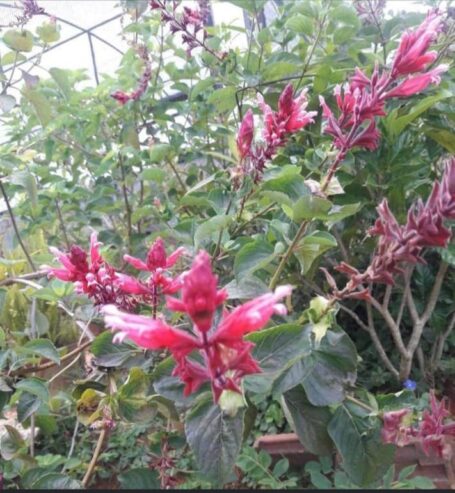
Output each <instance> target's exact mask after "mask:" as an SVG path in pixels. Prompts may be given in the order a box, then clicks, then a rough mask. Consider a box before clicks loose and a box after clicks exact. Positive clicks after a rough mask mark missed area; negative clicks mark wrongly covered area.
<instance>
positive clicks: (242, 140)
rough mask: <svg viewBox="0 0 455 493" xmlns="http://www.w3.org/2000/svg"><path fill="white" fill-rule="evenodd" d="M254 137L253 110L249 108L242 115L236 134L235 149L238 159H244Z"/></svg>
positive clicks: (248, 152)
mask: <svg viewBox="0 0 455 493" xmlns="http://www.w3.org/2000/svg"><path fill="white" fill-rule="evenodd" d="M253 137H254V120H253V111H252V110H251V109H249V110H248V111H247V112H246V114H245V116H244V117H243V120H242V123H241V125H240V129H239V133H238V135H237V149H238V151H239V155H240V159H245V157H246V156H248V155H249V154H250V152H251V144H252V142H253Z"/></svg>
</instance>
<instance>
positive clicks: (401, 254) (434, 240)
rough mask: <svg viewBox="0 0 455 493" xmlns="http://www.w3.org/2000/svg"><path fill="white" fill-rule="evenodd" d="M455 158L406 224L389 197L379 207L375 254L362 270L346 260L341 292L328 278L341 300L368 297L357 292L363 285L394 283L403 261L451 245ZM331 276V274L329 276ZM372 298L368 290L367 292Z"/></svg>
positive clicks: (419, 259) (373, 230)
mask: <svg viewBox="0 0 455 493" xmlns="http://www.w3.org/2000/svg"><path fill="white" fill-rule="evenodd" d="M454 204H455V158H451V160H450V161H449V162H448V163H447V165H446V167H445V170H444V174H443V177H442V179H441V181H440V182H438V181H435V183H434V185H433V189H432V192H431V194H430V196H429V197H428V199H427V201H426V202H425V203H423V201H422V200H420V199H419V200H418V201H417V202H416V203H415V204H413V205H412V206H411V208H410V209H409V212H408V217H407V221H406V224H404V225H400V224H399V223H398V221H397V220H396V218H395V216H394V215H393V213H392V212H391V210H390V209H389V206H388V203H387V200H385V199H384V200H383V201H382V203H381V204H380V205H379V206H378V207H377V211H378V214H379V217H378V219H377V220H376V222H375V224H374V226H373V227H372V228H370V230H369V234H370V235H375V236H378V237H379V241H378V245H377V248H376V252H375V255H374V257H373V259H372V261H371V263H370V265H369V266H368V268H367V269H366V270H365V272H363V273H361V272H359V271H358V270H357V269H355V268H354V267H352V266H350V265H347V264H346V263H344V262H342V263H341V264H340V265H338V266H337V267H336V269H337V270H338V271H339V272H342V273H344V274H346V275H347V276H348V277H349V282H348V283H347V284H346V287H345V288H344V289H343V290H341V291H339V290H338V289H337V288H336V284H335V281H334V279H333V277H332V276H330V274H328V272H325V275H326V277H327V280H328V282H329V284H330V286H331V288H332V289H333V296H334V297H335V298H337V299H341V298H346V297H359V296H360V295H362V296H365V291H361V292H359V291H357V289H358V288H359V287H360V286H361V285H362V284H368V283H372V282H377V283H385V284H391V285H393V284H394V275H396V274H400V273H402V272H403V269H402V267H401V265H402V264H403V263H411V264H415V263H417V262H420V263H424V262H425V261H424V259H423V258H422V256H421V252H422V250H423V249H424V248H425V247H435V246H436V247H443V248H445V247H447V245H448V244H449V241H450V239H451V237H452V233H451V231H450V229H449V228H448V227H446V226H445V225H444V221H446V220H450V219H453V218H454V217H455V206H454ZM329 276H330V277H329ZM366 297H367V298H368V292H367V293H366Z"/></svg>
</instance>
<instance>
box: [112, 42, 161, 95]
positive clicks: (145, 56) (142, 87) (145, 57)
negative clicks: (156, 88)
mask: <svg viewBox="0 0 455 493" xmlns="http://www.w3.org/2000/svg"><path fill="white" fill-rule="evenodd" d="M136 49H137V52H138V54H139V56H140V58H141V59H142V61H143V62H144V71H143V72H142V75H141V77H140V79H139V82H138V84H137V86H136V89H134V91H131V92H129V93H128V92H125V91H115V92H114V93H112V94H111V97H112V98H114V99H115V100H116V101H118V102H119V103H120V104H121V105H124V104H126V103H127V102H128V101H138V100H139V99H140V98H141V97H142V95H143V94H144V93H145V91H146V90H147V88H148V85H149V82H150V79H151V78H152V64H151V61H150V56H149V52H148V50H147V48H146V47H145V46H143V45H139V46H137V48H136Z"/></svg>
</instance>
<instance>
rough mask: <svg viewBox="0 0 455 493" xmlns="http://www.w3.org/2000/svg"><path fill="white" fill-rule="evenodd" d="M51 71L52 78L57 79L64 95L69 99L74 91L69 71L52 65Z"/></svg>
mask: <svg viewBox="0 0 455 493" xmlns="http://www.w3.org/2000/svg"><path fill="white" fill-rule="evenodd" d="M49 73H50V74H51V75H52V78H53V79H54V80H55V82H56V84H57V85H58V87H59V89H60V90H61V91H62V93H63V95H64V96H65V97H66V98H67V99H69V97H70V96H71V92H72V86H71V82H70V80H69V78H68V72H67V71H66V70H63V69H61V68H56V67H52V68H50V69H49Z"/></svg>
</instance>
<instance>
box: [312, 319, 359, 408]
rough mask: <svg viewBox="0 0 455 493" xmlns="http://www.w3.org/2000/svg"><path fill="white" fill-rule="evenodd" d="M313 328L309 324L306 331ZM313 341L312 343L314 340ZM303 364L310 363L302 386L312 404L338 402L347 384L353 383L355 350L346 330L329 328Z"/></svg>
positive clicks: (319, 404)
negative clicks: (310, 366) (310, 368)
mask: <svg viewBox="0 0 455 493" xmlns="http://www.w3.org/2000/svg"><path fill="white" fill-rule="evenodd" d="M312 329H313V326H312V325H311V324H310V325H308V326H307V327H306V329H305V330H306V331H312ZM312 340H313V344H314V339H313V338H312ZM305 363H306V364H312V365H313V369H312V371H311V373H310V374H309V375H308V376H307V378H305V380H303V382H302V385H303V387H304V389H305V392H306V394H307V397H308V399H309V401H310V402H311V404H313V405H314V406H327V405H330V404H335V403H337V402H341V401H342V400H343V399H344V397H345V389H346V387H347V386H349V385H352V384H354V382H355V378H356V365H357V352H356V348H355V346H354V343H353V342H352V341H351V339H350V338H349V336H348V335H347V334H346V333H345V332H342V331H337V332H334V331H331V330H328V331H327V332H326V335H325V337H324V338H323V339H322V341H321V343H320V344H318V345H316V344H314V346H313V351H311V354H310V356H309V357H308V359H307V360H305Z"/></svg>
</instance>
